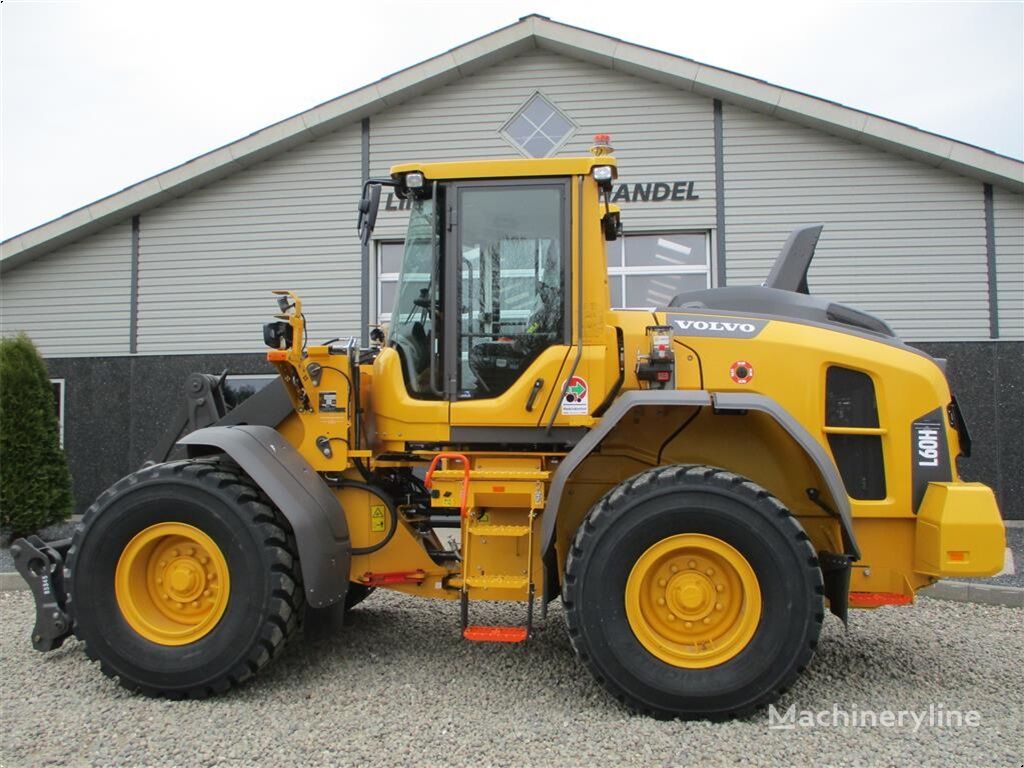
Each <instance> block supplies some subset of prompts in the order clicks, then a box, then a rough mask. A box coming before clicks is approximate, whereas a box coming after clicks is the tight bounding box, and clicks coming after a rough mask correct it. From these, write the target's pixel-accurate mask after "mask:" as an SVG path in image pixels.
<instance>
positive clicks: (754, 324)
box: [674, 317, 766, 339]
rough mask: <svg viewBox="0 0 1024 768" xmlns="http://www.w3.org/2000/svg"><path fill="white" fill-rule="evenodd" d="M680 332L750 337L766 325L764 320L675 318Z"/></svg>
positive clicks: (694, 334)
mask: <svg viewBox="0 0 1024 768" xmlns="http://www.w3.org/2000/svg"><path fill="white" fill-rule="evenodd" d="M674 322H675V324H676V327H678V328H679V330H680V332H682V334H683V335H686V336H722V337H726V338H739V339H750V338H753V337H754V336H757V334H759V333H760V332H761V329H762V328H764V326H765V324H766V323H765V321H763V320H724V319H723V320H718V319H714V318H707V319H704V318H693V317H687V318H675V319H674Z"/></svg>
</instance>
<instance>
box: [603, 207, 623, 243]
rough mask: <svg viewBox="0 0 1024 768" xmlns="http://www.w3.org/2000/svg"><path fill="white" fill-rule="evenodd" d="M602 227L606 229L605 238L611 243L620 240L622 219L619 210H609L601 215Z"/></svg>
mask: <svg viewBox="0 0 1024 768" xmlns="http://www.w3.org/2000/svg"><path fill="white" fill-rule="evenodd" d="M601 229H603V230H604V239H605V240H607V241H608V242H609V243H610V242H612V241H614V240H618V239H619V237H620V236H621V235H622V219H621V218H620V216H619V212H618V211H608V212H607V213H605V215H604V216H602V217H601Z"/></svg>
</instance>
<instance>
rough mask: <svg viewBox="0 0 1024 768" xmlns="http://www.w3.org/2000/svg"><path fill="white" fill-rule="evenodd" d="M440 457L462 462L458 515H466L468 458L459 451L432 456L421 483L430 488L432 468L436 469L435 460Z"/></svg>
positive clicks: (463, 516)
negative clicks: (460, 496)
mask: <svg viewBox="0 0 1024 768" xmlns="http://www.w3.org/2000/svg"><path fill="white" fill-rule="evenodd" d="M441 459H448V460H453V459H458V460H459V461H461V462H462V498H461V499H460V500H459V516H460V517H462V518H465V517H466V501H467V500H468V496H469V459H468V458H466V456H464V455H463V454H461V453H439V454H437V456H435V457H434V460H433V461H432V462H430V469H428V470H427V476H426V477H425V478H424V480H423V485H425V486H426V487H427V490H430V488H431V485H432V482H431V481H432V479H433V476H434V470H435V469H437V462H439V461H441Z"/></svg>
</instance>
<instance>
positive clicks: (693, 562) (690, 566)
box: [686, 560, 697, 569]
mask: <svg viewBox="0 0 1024 768" xmlns="http://www.w3.org/2000/svg"><path fill="white" fill-rule="evenodd" d="M686 566H687V567H688V568H690V569H693V568H696V567H697V561H696V560H691V561H690V562H688V563H687V564H686Z"/></svg>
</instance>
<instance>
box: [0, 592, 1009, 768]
mask: <svg viewBox="0 0 1024 768" xmlns="http://www.w3.org/2000/svg"><path fill="white" fill-rule="evenodd" d="M517 608H518V606H484V607H482V608H481V607H479V606H474V617H475V619H476V620H484V621H486V620H490V621H500V620H505V621H508V622H511V621H514V620H515V619H516V618H517V617H518V611H517V610H516V609H517ZM0 613H2V619H0V695H2V698H0V702H2V704H0V706H2V710H0V723H2V725H0V763H2V764H3V765H4V766H39V765H133V766H134V765H140V766H143V765H144V766H149V765H185V766H243V765H246V766H247V765H274V766H280V765H297V766H299V765H358V766H390V765H444V766H456V765H472V766H488V765H496V766H506V765H511V766H527V765H537V766H549V765H550V766H555V765H570V766H600V765H609V766H625V765H642V766H654V765H701V766H716V765H723V766H737V765H769V764H771V765H783V764H785V765H808V764H814V765H872V766H873V765H886V766H889V765H914V766H929V765H942V766H948V765H960V766H982V765H984V766H994V765H1011V766H1015V767H1016V766H1019V765H1021V759H1022V757H1024V734H1022V722H1024V665H1022V664H1021V659H1022V658H1024V631H1022V628H1024V611H1020V610H1016V609H1010V608H1001V607H990V606H981V605H972V604H962V603H949V602H943V601H934V600H928V599H922V600H920V601H919V602H918V604H917V605H915V606H913V607H911V608H904V609H894V608H883V609H880V610H877V611H874V612H854V616H853V621H852V624H851V628H850V630H849V631H848V632H847V631H844V629H843V627H842V625H841V624H840V623H839V622H838V621H837V620H835V619H834V618H833V617H831V616H830V617H829V618H828V620H827V621H826V624H825V629H824V633H823V637H822V642H821V645H820V646H819V651H818V655H817V656H816V657H815V659H814V661H813V662H812V665H811V667H810V669H809V670H808V671H807V672H806V673H805V674H804V676H803V677H802V678H801V680H800V681H799V682H798V683H797V685H796V686H795V688H794V689H793V690H792V691H791V692H790V693H788V694H787V695H786V696H784V697H783V699H782V700H781V701H780V702H779V703H778V707H779V709H781V710H783V711H784V710H786V709H788V708H789V707H790V706H791V705H795V707H796V710H797V712H800V711H802V710H811V711H814V712H818V711H828V712H829V713H831V712H832V709H833V706H834V705H836V706H838V707H839V708H840V709H843V710H847V711H849V710H851V709H854V708H856V709H857V710H859V711H862V712H863V711H865V710H868V709H874V710H884V709H889V710H918V711H924V712H927V710H928V707H929V705H935V706H936V707H938V706H940V705H941V706H942V707H943V708H944V709H945V710H947V711H948V710H952V709H958V710H961V711H964V712H966V711H968V710H976V711H977V712H978V713H979V714H980V718H981V724H980V726H978V727H974V728H971V727H948V726H947V727H929V726H928V725H927V724H925V725H923V726H921V727H920V728H919V729H917V730H915V729H914V727H913V725H912V724H911V723H910V721H909V720H907V721H906V724H905V725H904V726H903V727H895V728H884V727H870V726H862V727H854V726H841V725H840V726H833V725H828V726H820V727H815V728H805V727H797V728H795V729H793V730H773V729H769V728H768V720H767V712H761V713H758V714H757V715H755V716H753V717H750V718H748V719H747V720H744V721H736V722H729V723H719V724H712V723H706V722H690V723H687V722H658V721H655V720H651V719H648V718H644V717H638V716H634V715H631V714H629V713H628V712H625V711H624V710H622V709H621V708H620V707H619V706H618V705H617V704H615V703H614V702H613V701H612V700H611V699H610V698H609V697H608V696H607V695H606V694H605V692H604V691H603V690H602V689H601V688H600V687H599V686H598V685H597V684H596V683H594V682H593V681H592V680H591V678H590V676H589V675H588V674H587V673H586V672H585V671H584V670H583V668H582V667H581V666H580V665H579V664H578V663H577V661H576V659H575V658H574V656H573V654H572V650H571V648H570V646H569V642H568V639H567V637H566V633H565V622H564V618H563V615H562V611H561V608H560V606H558V605H553V606H552V611H551V614H550V616H549V618H548V619H547V621H546V623H543V624H541V625H540V626H539V627H538V631H537V636H536V638H535V639H534V640H533V641H531V642H530V643H529V644H528V645H527V646H494V645H477V644H471V643H464V642H462V641H461V640H459V639H458V630H457V622H458V618H457V617H458V606H457V605H456V604H448V603H438V602H434V601H427V600H417V599H414V598H408V597H404V596H401V595H397V594H392V593H386V592H383V593H382V592H381V591H378V592H377V594H375V595H373V596H372V597H371V598H370V599H369V600H367V601H366V602H365V603H363V605H361V606H360V607H359V608H357V609H356V610H355V611H354V612H353V613H352V614H351V616H350V618H349V621H348V623H347V624H346V625H345V627H343V628H342V629H340V630H339V631H337V632H336V633H334V634H333V635H321V636H320V637H318V638H317V637H302V636H299V637H297V638H296V642H294V643H293V644H292V645H291V646H289V647H288V648H287V649H286V650H285V652H284V654H283V655H282V656H281V658H279V659H277V660H276V661H275V662H274V663H272V664H271V665H270V666H269V667H268V668H267V669H265V670H264V671H263V673H262V674H261V675H260V676H259V677H258V678H257V679H256V680H255V681H253V682H252V683H251V684H249V685H247V686H244V687H243V688H241V689H240V690H236V691H233V692H231V693H229V694H227V695H225V696H222V697H219V698H215V699H210V700H207V701H199V702H191V701H186V702H168V701H164V700H152V699H146V698H144V697H141V696H136V695H132V694H129V693H127V692H126V691H124V690H123V689H121V688H120V687H118V686H117V685H116V683H114V682H113V681H111V680H108V679H107V678H105V677H103V676H102V675H101V674H100V671H99V668H98V666H97V665H94V664H92V663H90V662H89V661H88V659H87V658H86V657H85V654H84V653H83V651H82V647H81V645H79V644H78V643H77V642H76V641H69V642H68V643H66V644H65V646H64V647H63V648H61V649H60V650H58V651H55V652H53V653H51V654H47V655H40V654H37V653H35V652H34V651H32V650H31V647H30V645H29V640H28V632H29V629H30V626H31V618H32V607H31V597H30V595H29V593H27V592H6V593H0ZM488 614H490V615H488ZM829 716H831V715H829Z"/></svg>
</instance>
